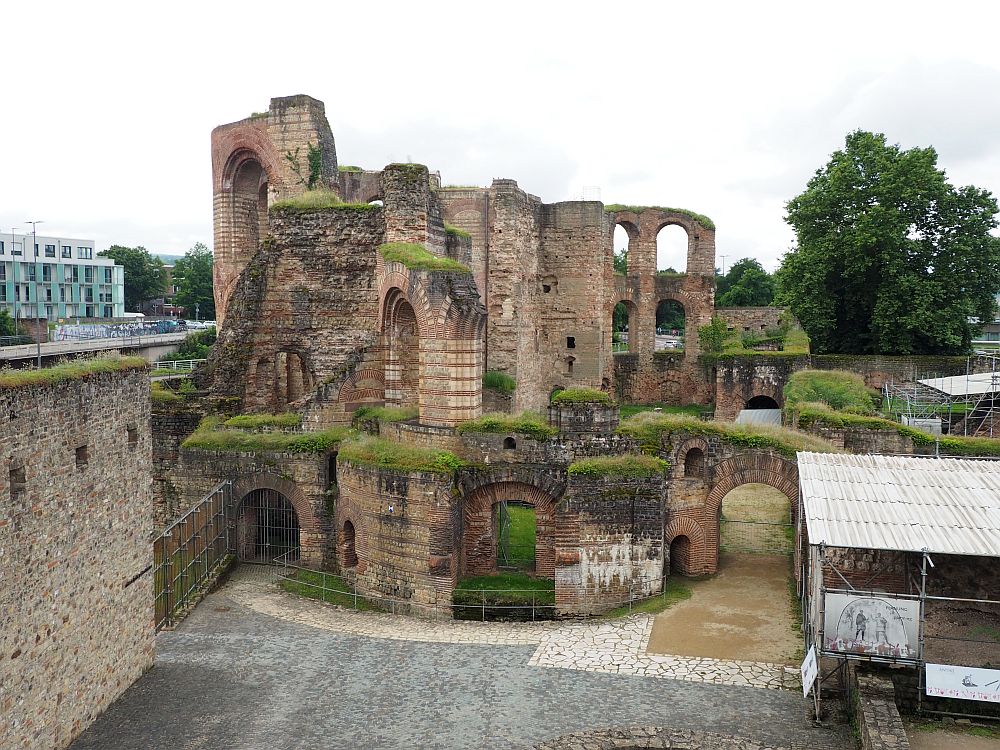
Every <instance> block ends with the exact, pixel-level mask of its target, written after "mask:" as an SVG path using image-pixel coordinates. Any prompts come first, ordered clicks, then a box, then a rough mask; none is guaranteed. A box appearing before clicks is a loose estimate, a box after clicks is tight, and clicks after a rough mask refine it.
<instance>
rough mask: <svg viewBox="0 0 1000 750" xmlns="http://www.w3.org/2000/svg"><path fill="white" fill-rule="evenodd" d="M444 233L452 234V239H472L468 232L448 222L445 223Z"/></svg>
mask: <svg viewBox="0 0 1000 750" xmlns="http://www.w3.org/2000/svg"><path fill="white" fill-rule="evenodd" d="M444 231H445V232H447V233H448V234H450V235H451V236H452V237H462V238H463V239H466V240H468V239H471V238H472V235H471V234H469V233H468V232H466V231H465V230H464V229H460V228H459V227H456V226H454V225H452V224H449V223H448V222H447V221H446V222H445V223H444Z"/></svg>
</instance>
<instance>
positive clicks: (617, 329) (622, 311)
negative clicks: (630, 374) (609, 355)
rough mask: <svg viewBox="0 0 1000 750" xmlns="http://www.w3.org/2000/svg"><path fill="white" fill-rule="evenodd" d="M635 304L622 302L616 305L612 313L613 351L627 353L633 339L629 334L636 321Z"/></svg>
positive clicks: (626, 301)
mask: <svg viewBox="0 0 1000 750" xmlns="http://www.w3.org/2000/svg"><path fill="white" fill-rule="evenodd" d="M635 312H636V307H635V303H634V302H631V301H630V300H622V301H621V302H619V303H618V304H617V305H615V307H614V310H613V311H612V313H611V351H613V352H627V351H628V350H629V343H630V341H631V337H630V335H629V332H630V331H631V330H632V324H633V322H634V321H635V320H636V315H635Z"/></svg>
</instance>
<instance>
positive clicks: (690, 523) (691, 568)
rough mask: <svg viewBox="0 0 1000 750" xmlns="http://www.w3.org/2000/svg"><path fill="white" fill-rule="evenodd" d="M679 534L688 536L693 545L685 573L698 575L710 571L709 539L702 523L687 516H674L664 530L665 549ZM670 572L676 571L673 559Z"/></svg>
mask: <svg viewBox="0 0 1000 750" xmlns="http://www.w3.org/2000/svg"><path fill="white" fill-rule="evenodd" d="M679 536H683V537H687V539H688V541H689V542H690V545H691V548H690V551H689V553H688V555H689V556H688V560H687V566H686V570H684V573H685V574H688V575H692V574H693V575H698V574H701V573H707V572H709V570H710V568H709V565H708V563H709V560H708V556H709V548H708V546H707V545H708V540H707V537H706V534H705V529H704V528H702V526H701V524H699V523H698V522H697V521H695V520H694V519H692V518H688V517H686V516H680V517H677V518H674V519H673V520H672V521H670V523H668V524H667V527H666V528H665V529H664V530H663V547H664V549H665V550H669V549H670V545H671V543H672V542H673V541H674V540H675V539H676V538H677V537H679ZM668 556H669V552H668ZM670 572H671V573H674V572H675V571H674V561H673V560H671V561H670ZM678 572H679V571H678Z"/></svg>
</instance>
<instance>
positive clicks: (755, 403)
mask: <svg viewBox="0 0 1000 750" xmlns="http://www.w3.org/2000/svg"><path fill="white" fill-rule="evenodd" d="M744 408H746V409H780V408H781V407H780V406H779V405H778V402H777V401H775V400H774V399H773V398H771V397H770V396H754V397H753V398H752V399H750V400H749V401H747V405H746V406H745V407H744Z"/></svg>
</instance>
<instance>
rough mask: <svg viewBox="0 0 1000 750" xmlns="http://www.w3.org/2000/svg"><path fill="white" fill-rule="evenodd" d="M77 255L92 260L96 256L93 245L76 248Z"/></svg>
mask: <svg viewBox="0 0 1000 750" xmlns="http://www.w3.org/2000/svg"><path fill="white" fill-rule="evenodd" d="M76 257H77V258H82V259H83V260H90V259H91V258H93V257H94V248H92V247H78V248H77V249H76Z"/></svg>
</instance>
